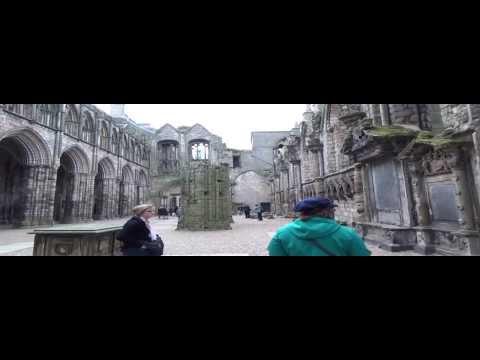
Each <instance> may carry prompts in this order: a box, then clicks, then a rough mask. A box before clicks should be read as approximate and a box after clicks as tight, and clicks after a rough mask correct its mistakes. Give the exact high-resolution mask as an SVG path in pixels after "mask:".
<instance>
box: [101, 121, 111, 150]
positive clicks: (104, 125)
mask: <svg viewBox="0 0 480 360" xmlns="http://www.w3.org/2000/svg"><path fill="white" fill-rule="evenodd" d="M108 139H109V135H108V126H107V123H106V122H102V130H101V132H100V147H101V148H103V149H105V150H107V149H108Z"/></svg>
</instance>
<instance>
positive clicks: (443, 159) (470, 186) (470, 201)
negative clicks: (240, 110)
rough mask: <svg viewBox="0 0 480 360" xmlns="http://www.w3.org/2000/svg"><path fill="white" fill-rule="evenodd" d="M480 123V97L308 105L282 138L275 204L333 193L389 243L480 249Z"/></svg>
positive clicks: (282, 206) (354, 221) (344, 211)
mask: <svg viewBox="0 0 480 360" xmlns="http://www.w3.org/2000/svg"><path fill="white" fill-rule="evenodd" d="M479 128H480V105H479V104H315V105H308V106H307V111H306V112H305V114H304V121H303V122H302V124H301V125H300V131H298V130H295V131H293V132H292V134H291V135H290V136H289V137H287V138H285V139H283V140H282V141H280V142H278V143H277V145H276V147H275V167H274V174H273V176H272V193H273V194H274V195H275V206H274V207H275V211H276V213H277V214H278V215H284V216H287V215H291V216H293V206H294V204H295V202H298V201H299V200H301V199H302V198H305V197H309V196H317V195H320V196H327V197H330V198H332V199H334V200H335V201H336V202H337V204H338V205H339V207H338V211H337V218H338V220H339V221H342V222H344V223H346V224H349V225H352V226H355V227H356V228H357V230H358V231H359V232H360V233H361V234H362V235H363V236H364V238H365V239H366V240H368V241H371V242H377V243H379V244H380V245H381V246H382V247H384V248H388V249H390V250H395V251H400V250H406V249H416V250H418V251H421V252H427V253H430V252H435V251H436V252H440V253H443V254H457V255H469V254H480V248H479V232H478V231H479V213H480V211H479V210H480V207H479V198H478V194H479V190H480V147H479ZM299 157H300V159H299ZM298 162H299V163H300V167H299V169H300V178H301V183H299V182H298V174H297V173H296V172H295V169H296V167H295V164H297V163H298ZM317 164H318V165H317Z"/></svg>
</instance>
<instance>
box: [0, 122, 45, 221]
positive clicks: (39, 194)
mask: <svg viewBox="0 0 480 360" xmlns="http://www.w3.org/2000/svg"><path fill="white" fill-rule="evenodd" d="M51 171H52V168H51V153H50V149H49V146H48V145H47V143H46V142H45V141H44V140H43V138H42V137H41V136H40V135H39V134H38V133H37V132H36V131H35V130H33V129H30V128H19V129H15V130H11V131H8V132H6V133H4V134H2V135H0V225H2V224H4V225H13V226H23V225H30V226H31V225H40V224H45V223H48V221H49V219H50V217H51V206H50V197H51V190H50V189H51V186H50V183H51V182H50V181H49V178H50V174H51Z"/></svg>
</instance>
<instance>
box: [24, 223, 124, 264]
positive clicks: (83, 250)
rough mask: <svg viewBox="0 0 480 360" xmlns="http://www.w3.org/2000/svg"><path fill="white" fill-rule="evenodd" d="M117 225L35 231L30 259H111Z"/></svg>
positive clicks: (65, 226)
mask: <svg viewBox="0 0 480 360" xmlns="http://www.w3.org/2000/svg"><path fill="white" fill-rule="evenodd" d="M121 229H122V225H121V224H120V223H118V224H117V223H113V224H112V223H106V224H102V223H86V224H75V225H59V226H54V227H50V228H43V229H35V230H34V231H33V234H35V243H34V249H33V256H114V255H116V254H117V253H118V250H119V247H120V246H121V243H120V242H119V241H117V240H116V235H117V233H118V232H119V231H120V230H121Z"/></svg>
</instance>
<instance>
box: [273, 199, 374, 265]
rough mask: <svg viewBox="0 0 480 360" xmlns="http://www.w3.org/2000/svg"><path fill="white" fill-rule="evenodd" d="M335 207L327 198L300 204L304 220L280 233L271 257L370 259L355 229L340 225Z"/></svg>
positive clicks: (299, 209)
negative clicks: (336, 218) (359, 257)
mask: <svg viewBox="0 0 480 360" xmlns="http://www.w3.org/2000/svg"><path fill="white" fill-rule="evenodd" d="M335 207H336V205H334V204H333V203H332V202H331V201H330V200H329V199H326V198H310V199H306V200H304V201H302V202H300V203H299V204H298V205H297V206H296V208H295V211H296V212H299V213H300V218H299V219H298V220H296V221H294V222H292V223H290V224H288V225H286V226H284V227H282V228H280V229H279V230H278V231H277V233H276V234H275V236H274V237H273V239H272V241H271V242H270V245H269V246H268V251H269V254H270V256H370V255H371V252H370V251H369V250H368V249H367V247H366V246H365V243H364V241H363V239H362V238H361V237H360V236H359V235H358V234H357V232H356V231H355V230H354V229H352V228H349V227H347V226H342V225H339V224H337V223H336V221H335V220H334V219H335Z"/></svg>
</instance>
